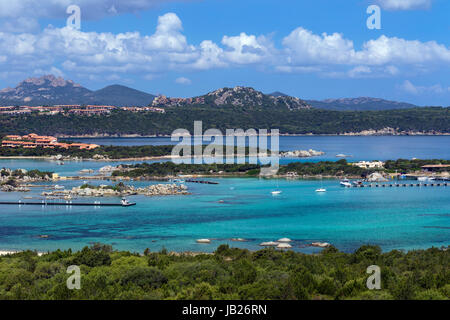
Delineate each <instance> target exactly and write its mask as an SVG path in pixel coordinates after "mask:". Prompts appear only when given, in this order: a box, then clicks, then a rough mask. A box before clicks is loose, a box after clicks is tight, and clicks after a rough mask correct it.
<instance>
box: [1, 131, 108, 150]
mask: <svg viewBox="0 0 450 320" xmlns="http://www.w3.org/2000/svg"><path fill="white" fill-rule="evenodd" d="M18 147H22V148H37V147H42V148H50V149H54V148H63V149H69V148H76V149H81V150H92V149H95V148H98V147H99V145H97V144H88V143H63V142H58V139H57V138H55V137H52V136H40V135H37V134H35V133H30V134H27V135H25V136H19V135H7V136H5V137H4V138H3V139H2V148H18Z"/></svg>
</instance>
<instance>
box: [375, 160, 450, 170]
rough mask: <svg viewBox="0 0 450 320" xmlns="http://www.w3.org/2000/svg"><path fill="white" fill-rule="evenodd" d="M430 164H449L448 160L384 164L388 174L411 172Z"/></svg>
mask: <svg viewBox="0 0 450 320" xmlns="http://www.w3.org/2000/svg"><path fill="white" fill-rule="evenodd" d="M431 164H450V160H442V159H432V160H422V159H414V160H406V159H398V160H389V161H386V162H385V165H384V167H385V169H386V170H387V171H389V172H395V171H398V172H404V173H407V172H413V171H418V170H421V169H422V166H425V165H431ZM448 170H449V169H448V168H447V169H445V168H442V169H440V170H435V171H448Z"/></svg>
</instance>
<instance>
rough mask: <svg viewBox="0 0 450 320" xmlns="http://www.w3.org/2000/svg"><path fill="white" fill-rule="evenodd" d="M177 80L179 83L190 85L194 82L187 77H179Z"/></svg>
mask: <svg viewBox="0 0 450 320" xmlns="http://www.w3.org/2000/svg"><path fill="white" fill-rule="evenodd" d="M175 82H176V83H178V84H183V85H189V84H191V83H192V81H191V79H188V78H185V77H180V78H177V79H176V80H175Z"/></svg>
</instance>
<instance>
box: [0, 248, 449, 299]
mask: <svg viewBox="0 0 450 320" xmlns="http://www.w3.org/2000/svg"><path fill="white" fill-rule="evenodd" d="M71 265H78V266H80V268H81V289H80V290H69V289H67V286H66V281H67V279H68V277H69V276H70V275H69V274H67V273H66V269H67V267H68V266H71ZM370 265H377V266H379V267H380V268H381V290H368V289H367V287H366V281H367V278H368V277H369V275H368V274H367V273H366V269H367V267H368V266H370ZM449 266H450V251H448V250H444V249H436V248H433V249H428V250H417V251H410V252H408V253H405V252H401V251H391V252H387V253H381V250H380V248H379V247H373V246H363V247H361V248H360V249H358V250H357V251H356V252H354V253H352V254H347V253H341V252H338V251H337V250H336V249H335V248H334V247H331V248H328V249H325V250H324V251H323V252H322V253H321V254H318V255H304V254H300V253H294V252H290V251H287V252H280V251H276V250H275V249H264V250H260V251H256V252H250V251H247V250H241V249H230V248H229V247H228V246H226V245H222V246H220V247H219V248H218V249H217V251H216V252H215V253H214V254H199V255H193V254H171V253H167V252H166V251H165V250H163V251H161V252H159V253H150V252H149V251H148V250H146V252H145V255H144V256H141V255H139V254H135V253H130V252H117V251H112V249H111V247H109V246H102V245H94V246H93V247H91V248H88V247H86V248H84V249H83V250H82V251H80V252H72V251H70V250H69V251H59V250H58V251H55V252H53V253H49V254H45V255H42V256H38V255H37V254H36V253H34V252H30V251H28V252H23V253H18V254H14V255H9V256H4V257H0V299H64V300H65V299H277V300H278V299H283V300H286V299H425V300H428V299H438V300H442V299H449V298H450V283H449V279H450V267H449Z"/></svg>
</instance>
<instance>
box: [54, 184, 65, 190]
mask: <svg viewBox="0 0 450 320" xmlns="http://www.w3.org/2000/svg"><path fill="white" fill-rule="evenodd" d="M54 188H55V189H56V190H61V189H64V186H60V185H58V184H56V185H55V186H54Z"/></svg>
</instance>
